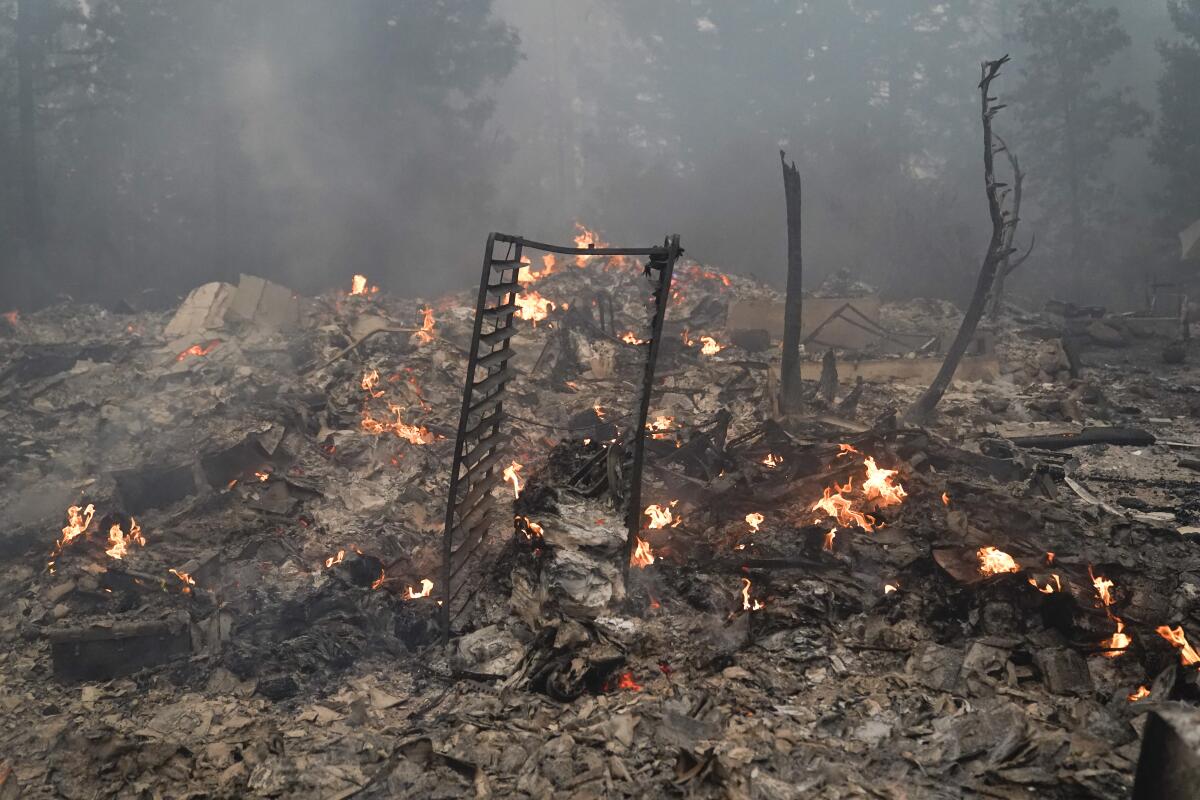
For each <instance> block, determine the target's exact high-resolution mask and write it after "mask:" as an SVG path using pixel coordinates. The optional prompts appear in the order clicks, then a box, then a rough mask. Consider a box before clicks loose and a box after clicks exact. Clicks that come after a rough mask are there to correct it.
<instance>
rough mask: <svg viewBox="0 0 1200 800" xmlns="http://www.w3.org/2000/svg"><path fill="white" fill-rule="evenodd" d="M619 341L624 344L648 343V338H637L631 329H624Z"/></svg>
mask: <svg viewBox="0 0 1200 800" xmlns="http://www.w3.org/2000/svg"><path fill="white" fill-rule="evenodd" d="M621 341H622V342H624V343H625V344H650V340H649V339H639V338H638V337H637V336H635V335H634V334H633V331H625V332H624V333H622V334H621Z"/></svg>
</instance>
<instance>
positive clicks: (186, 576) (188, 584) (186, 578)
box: [167, 569, 196, 594]
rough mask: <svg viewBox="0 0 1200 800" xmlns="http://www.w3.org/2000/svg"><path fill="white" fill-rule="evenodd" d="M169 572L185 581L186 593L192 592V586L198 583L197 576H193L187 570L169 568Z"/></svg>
mask: <svg viewBox="0 0 1200 800" xmlns="http://www.w3.org/2000/svg"><path fill="white" fill-rule="evenodd" d="M167 572H169V573H171V574H172V575H174V576H175V577H176V578H179V580H181V581H183V593H184V594H191V593H192V587H193V586H195V585H196V579H195V578H193V577H192V576H191V575H189V574H187V573H186V572H180V571H179V570H175V569H169V570H167Z"/></svg>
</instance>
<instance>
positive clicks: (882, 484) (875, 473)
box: [862, 456, 908, 508]
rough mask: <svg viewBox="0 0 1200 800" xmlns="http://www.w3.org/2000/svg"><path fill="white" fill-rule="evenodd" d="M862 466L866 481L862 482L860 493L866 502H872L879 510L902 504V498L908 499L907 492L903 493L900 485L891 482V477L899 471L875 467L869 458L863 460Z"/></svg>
mask: <svg viewBox="0 0 1200 800" xmlns="http://www.w3.org/2000/svg"><path fill="white" fill-rule="evenodd" d="M863 465H864V466H865V467H866V468H867V479H866V480H865V481H863V485H862V491H863V494H865V495H866V497H867V499H868V500H874V501H875V504H876V505H878V506H880V507H881V508H887V507H888V506H895V505H900V504H901V503H903V502H904V498H905V497H908V492H906V491H904V487H903V486H901V485H900V484H898V483H893V482H892V476H894V475H896V474H897V473H898V472H899V470H895V469H881V468H880V467H878V466H876V464H875V459H874V458H872V457H871V456H867V457H866V458H865V459H863Z"/></svg>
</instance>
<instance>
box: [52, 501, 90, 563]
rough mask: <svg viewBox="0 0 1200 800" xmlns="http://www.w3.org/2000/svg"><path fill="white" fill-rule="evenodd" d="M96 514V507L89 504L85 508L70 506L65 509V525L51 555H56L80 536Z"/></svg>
mask: <svg viewBox="0 0 1200 800" xmlns="http://www.w3.org/2000/svg"><path fill="white" fill-rule="evenodd" d="M95 514H96V506H94V505H92V504H91V503H88V504H87V507H86V508H80V507H79V506H71V507H70V508H68V509H67V524H66V527H64V528H63V529H62V538H61V539H59V540H58V542H57V543H56V544H55V545H54V552H53V553H52V555H58V554H59V553H61V552H62V549H63V548H64V547H66V546H67V544H68V543H69V542H70V541H71V540H72V539H74V538H75V537H77V536H82V535H83V534H84V533H85V532H86V531H87V529H88V526H90V525H91V524H92V517H93V516H95Z"/></svg>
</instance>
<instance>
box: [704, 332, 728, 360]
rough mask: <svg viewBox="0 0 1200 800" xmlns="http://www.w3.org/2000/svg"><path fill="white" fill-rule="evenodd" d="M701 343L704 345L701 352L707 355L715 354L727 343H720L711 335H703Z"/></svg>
mask: <svg viewBox="0 0 1200 800" xmlns="http://www.w3.org/2000/svg"><path fill="white" fill-rule="evenodd" d="M700 343H701V345H703V346H702V347H701V348H700V354H701V355H705V356H715V355H716V354H717V353H719V352H721V351H722V350H724V349H725V345H723V344H718V342H717V340H716V339H714V338H713V337H711V336H701V337H700Z"/></svg>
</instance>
